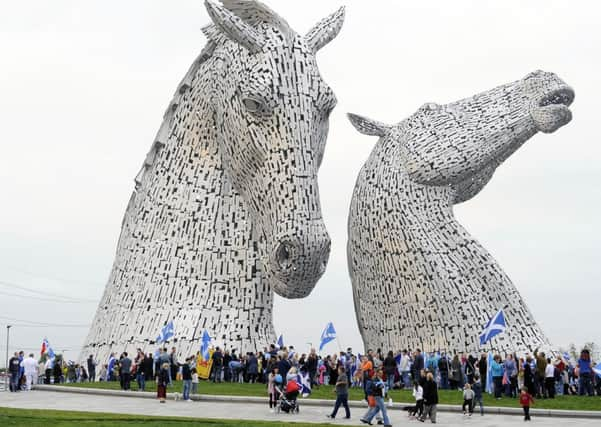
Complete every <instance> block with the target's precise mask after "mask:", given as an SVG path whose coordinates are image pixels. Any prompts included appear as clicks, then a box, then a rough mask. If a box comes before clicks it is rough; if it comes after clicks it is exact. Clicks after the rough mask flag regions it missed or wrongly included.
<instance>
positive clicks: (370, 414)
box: [363, 396, 391, 426]
mask: <svg viewBox="0 0 601 427" xmlns="http://www.w3.org/2000/svg"><path fill="white" fill-rule="evenodd" d="M378 412H380V413H381V414H382V420H383V421H384V425H386V426H389V425H391V424H390V419H389V418H388V413H387V412H386V405H384V398H382V397H378V396H376V406H374V407H371V408H369V411H367V414H365V415H364V417H363V419H364V420H365V421H367V422H368V423H371V420H372V419H373V418H374V417H375V416H376V415H377V413H378Z"/></svg>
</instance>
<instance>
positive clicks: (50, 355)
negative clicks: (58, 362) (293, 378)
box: [47, 346, 55, 359]
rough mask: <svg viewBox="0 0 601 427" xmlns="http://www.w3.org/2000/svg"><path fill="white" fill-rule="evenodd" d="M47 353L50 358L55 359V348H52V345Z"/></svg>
mask: <svg viewBox="0 0 601 427" xmlns="http://www.w3.org/2000/svg"><path fill="white" fill-rule="evenodd" d="M47 354H48V357H49V358H51V359H54V356H55V354H54V350H52V347H50V346H48V352H47Z"/></svg>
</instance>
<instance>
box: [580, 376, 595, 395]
mask: <svg viewBox="0 0 601 427" xmlns="http://www.w3.org/2000/svg"><path fill="white" fill-rule="evenodd" d="M578 394H579V395H580V396H584V395H585V394H588V395H589V396H592V395H593V382H592V380H591V374H588V373H586V374H580V378H579V379H578Z"/></svg>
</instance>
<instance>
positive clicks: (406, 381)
mask: <svg viewBox="0 0 601 427" xmlns="http://www.w3.org/2000/svg"><path fill="white" fill-rule="evenodd" d="M401 378H402V379H403V385H404V386H405V388H411V379H410V378H409V371H403V372H402V373H401Z"/></svg>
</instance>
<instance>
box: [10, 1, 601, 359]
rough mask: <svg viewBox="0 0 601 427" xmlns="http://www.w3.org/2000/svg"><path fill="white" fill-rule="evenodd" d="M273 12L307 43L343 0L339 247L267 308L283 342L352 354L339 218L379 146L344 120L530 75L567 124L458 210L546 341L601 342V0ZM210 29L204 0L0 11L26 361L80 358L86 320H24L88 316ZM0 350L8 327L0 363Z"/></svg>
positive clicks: (331, 152) (15, 343)
mask: <svg viewBox="0 0 601 427" xmlns="http://www.w3.org/2000/svg"><path fill="white" fill-rule="evenodd" d="M267 3H268V4H269V5H270V6H271V7H272V8H273V9H274V10H275V11H277V12H278V13H279V14H280V15H282V16H283V17H285V18H286V19H287V20H288V22H289V23H290V25H291V26H292V28H294V29H295V30H296V31H298V32H299V33H305V32H306V31H307V30H308V29H309V28H311V26H312V25H313V24H314V23H315V22H317V21H318V20H319V19H321V18H322V17H324V16H326V15H327V14H329V13H331V12H332V11H334V10H335V9H336V8H337V7H339V6H340V5H342V4H345V5H346V6H347V15H346V22H345V24H344V27H343V29H342V31H341V33H340V35H339V36H338V38H337V39H336V40H334V41H333V42H332V43H331V44H330V45H328V46H327V47H326V48H324V49H323V50H321V51H320V53H319V55H318V64H319V67H320V70H321V73H322V74H323V76H324V79H325V80H326V82H327V83H328V84H329V85H330V86H331V87H332V88H333V90H334V92H335V93H336V96H337V98H338V106H337V107H336V109H335V110H334V112H333V113H332V116H331V125H330V133H329V138H328V143H327V147H326V153H325V159H324V162H323V164H322V168H321V170H320V175H319V181H320V190H321V199H322V209H323V215H324V217H325V222H326V226H327V227H328V229H329V232H330V234H331V237H332V253H331V256H330V262H329V265H328V270H327V272H326V274H325V275H324V277H323V278H322V279H321V281H320V282H319V283H318V285H317V287H316V288H315V290H314V291H313V293H312V294H311V295H310V296H309V297H308V298H306V299H303V300H290V301H289V300H283V299H281V298H277V301H276V306H275V319H274V323H275V328H276V331H277V332H278V334H279V333H283V334H284V338H285V341H286V343H287V344H296V346H297V347H305V346H306V345H307V344H306V343H309V342H312V343H314V344H316V343H317V342H318V340H319V336H320V333H321V331H322V329H323V327H324V326H325V324H326V323H327V322H328V321H332V322H333V323H334V326H335V327H336V329H337V330H338V336H339V342H340V344H341V345H342V346H343V347H346V346H352V347H353V348H355V349H360V348H361V346H362V345H361V339H360V336H359V333H358V330H357V326H356V320H355V315H354V311H353V302H352V292H351V283H350V280H349V277H348V273H347V266H346V251H345V246H346V221H347V212H348V206H349V202H350V198H351V194H352V190H353V185H354V182H355V178H356V176H357V173H358V171H359V169H360V167H361V165H362V164H363V162H364V161H365V160H366V158H367V156H368V155H369V152H370V150H371V149H372V147H373V145H374V143H375V142H376V140H375V138H372V137H367V136H363V135H360V134H358V133H357V132H356V131H354V129H353V128H352V127H351V125H350V124H349V123H348V121H347V120H346V118H345V113H346V112H349V111H350V112H356V113H359V114H364V115H368V116H370V117H373V118H375V119H378V120H380V121H384V122H390V123H392V122H398V121H400V120H402V119H403V118H405V117H407V116H408V115H410V114H412V113H413V112H414V111H415V110H416V109H417V108H418V107H419V106H420V105H422V104H423V103H424V102H428V101H431V102H438V103H445V102H450V101H454V100H457V99H460V98H464V97H467V96H471V95H474V94H476V93H477V92H480V91H483V90H487V89H491V88H493V87H494V86H497V85H500V84H503V83H507V82H510V81H513V80H517V79H520V78H522V77H523V76H525V75H526V74H527V73H529V72H531V71H534V70H537V69H543V70H546V71H552V72H555V73H557V74H558V75H559V76H560V77H561V78H563V79H564V80H565V81H566V82H567V83H568V84H570V85H571V86H572V87H573V88H574V89H575V91H576V101H575V102H574V104H573V107H572V111H573V114H574V120H573V121H572V123H570V124H569V125H568V126H566V127H565V128H562V129H560V130H559V131H558V132H556V133H555V134H552V135H543V134H541V135H537V136H535V137H534V138H533V139H532V140H530V141H529V142H528V143H527V144H526V145H525V146H524V147H523V148H521V149H520V150H519V151H518V152H517V153H515V154H514V155H513V156H512V157H511V158H510V159H509V160H508V161H507V162H506V163H505V164H503V165H502V166H501V167H500V168H499V169H498V170H497V172H496V174H495V177H494V178H493V179H492V181H491V182H490V183H489V184H488V185H487V186H486V188H485V189H484V190H483V191H482V192H481V193H480V194H479V195H478V196H477V197H475V198H474V199H473V200H471V201H469V202H467V203H465V204H462V205H460V206H458V207H457V208H456V209H455V213H456V216H457V218H458V219H459V221H460V222H461V223H462V224H463V225H464V226H466V228H467V229H468V230H469V231H470V232H472V234H473V235H474V236H475V237H476V238H477V239H479V241H480V242H481V243H482V244H483V246H484V247H485V248H487V249H488V250H489V251H490V252H491V253H492V254H493V256H495V258H496V259H497V260H498V262H499V263H500V265H501V266H502V267H503V268H504V269H505V271H506V272H507V273H508V275H509V276H510V277H511V278H512V280H513V281H514V282H515V284H516V285H517V287H518V289H519V290H520V292H521V293H522V295H523V297H524V298H525V300H526V302H527V304H528V305H529V307H530V308H531V310H532V311H533V313H534V316H535V318H536V319H537V320H538V321H539V322H540V324H541V325H542V327H543V329H544V331H545V332H546V333H547V334H548V336H549V337H550V338H551V340H552V342H553V343H555V344H557V345H558V346H567V345H568V344H569V343H570V342H574V343H576V344H578V345H580V344H582V343H584V342H585V341H596V342H597V343H599V342H600V341H601V334H600V333H599V313H600V311H601V310H600V301H601V280H600V279H601V273H600V271H601V270H600V257H599V252H600V249H601V248H600V246H601V245H600V241H601V239H600V238H601V231H600V230H601V227H600V226H601V219H600V217H601V216H600V215H599V211H600V208H601V186H600V183H601V167H600V164H601V147H600V141H599V137H598V132H599V130H598V126H599V125H598V124H599V123H600V120H599V111H600V107H599V101H600V100H601V84H600V81H599V70H600V68H601V49H600V46H601V30H600V29H599V22H601V7H600V6H599V3H598V2H595V1H592V0H591V1H588V2H587V1H580V2H573V1H567V0H566V1H549V0H540V1H521V0H514V1H508V0H502V1H501V0H499V1H481V0H474V1H423V0H422V1H416V0H415V1H364V0H363V1H361V0H346V1H345V0H303V1H302V2H293V1H283V0H270V1H268V2H267ZM208 22H209V18H208V16H207V13H206V11H205V9H204V6H203V4H202V1H201V0H179V1H169V2H167V1H147V0H144V1H143V0H137V1H132V0H128V1H113V0H111V1H107V0H103V1H86V2H82V1H76V0H73V1H66V0H54V1H52V2H47V1H27V0H25V1H19V2H6V3H4V4H3V6H2V13H1V14H0V118H1V122H2V137H1V139H0V141H1V147H2V151H1V154H0V206H1V209H0V300H1V303H0V307H1V308H0V325H5V324H6V323H7V322H10V323H14V324H16V326H15V327H14V328H13V329H12V331H11V351H13V350H14V349H17V348H25V349H26V350H30V349H31V350H34V349H36V350H37V349H38V348H39V347H40V343H41V341H42V339H43V338H44V336H47V337H48V339H49V340H50V343H51V345H52V346H53V347H54V349H55V351H56V350H58V351H60V350H63V349H67V350H68V352H67V355H68V356H69V357H71V358H72V357H75V356H76V355H77V353H78V351H79V348H80V346H81V345H82V343H83V340H84V338H85V335H86V333H87V328H85V327H79V328H66V327H32V326H18V325H23V320H28V321H29V322H30V323H29V324H31V322H41V323H45V324H48V323H54V324H67V323H71V324H78V325H82V324H83V325H85V324H89V323H90V322H91V320H92V317H93V315H94V312H95V310H96V302H97V301H98V300H99V298H100V296H101V294H102V291H103V289H104V285H105V282H106V280H107V278H108V275H109V272H110V269H111V266H112V263H113V258H114V254H115V247H116V243H117V238H118V236H119V232H120V225H121V220H122V218H123V214H124V212H125V208H126V204H127V201H128V199H129V197H130V194H131V192H132V190H133V178H134V176H135V174H136V173H137V172H138V170H139V168H140V166H141V164H142V162H143V160H144V157H145V155H146V152H147V151H148V149H149V147H150V144H151V143H152V140H153V137H154V135H155V133H156V131H157V129H158V127H159V125H160V123H161V120H162V114H163V112H164V110H165V108H166V106H167V105H168V102H169V101H170V99H171V96H172V94H173V92H174V90H175V88H176V86H177V84H178V82H179V81H180V79H181V78H182V77H183V75H184V74H185V72H186V71H187V70H188V67H189V65H190V64H191V62H192V61H193V60H194V58H195V57H196V55H197V54H198V53H199V51H200V50H201V49H202V47H203V46H204V44H205V40H204V37H203V36H202V34H201V32H200V27H201V26H202V25H204V24H206V23H208ZM6 283H12V284H15V285H18V286H23V287H29V288H34V289H38V290H40V291H42V292H46V293H49V294H61V295H69V296H71V297H72V298H74V299H77V300H87V301H81V302H77V303H73V302H69V303H66V302H65V303H59V302H57V301H42V300H32V299H27V298H22V297H17V296H14V295H7V294H20V295H26V294H27V292H25V291H22V290H19V289H17V288H14V287H12V288H11V287H7V286H6ZM37 296H38V297H42V296H41V295H37ZM48 298H50V297H49V296H48ZM13 319H18V320H20V321H15V320H13ZM474 327H475V328H476V329H479V328H480V327H481V325H474ZM157 332H158V331H157ZM5 339H6V337H5V328H4V327H2V331H1V335H0V352H1V353H2V354H4V351H5V350H6V347H5ZM327 348H329V349H331V350H335V349H336V344H330V345H329V346H328V347H327ZM2 360H3V358H2ZM0 364H2V365H3V364H4V363H3V362H2V363H0Z"/></svg>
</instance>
